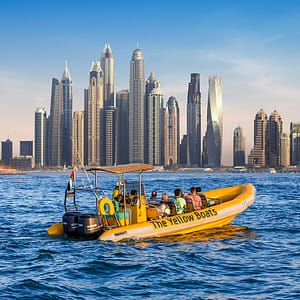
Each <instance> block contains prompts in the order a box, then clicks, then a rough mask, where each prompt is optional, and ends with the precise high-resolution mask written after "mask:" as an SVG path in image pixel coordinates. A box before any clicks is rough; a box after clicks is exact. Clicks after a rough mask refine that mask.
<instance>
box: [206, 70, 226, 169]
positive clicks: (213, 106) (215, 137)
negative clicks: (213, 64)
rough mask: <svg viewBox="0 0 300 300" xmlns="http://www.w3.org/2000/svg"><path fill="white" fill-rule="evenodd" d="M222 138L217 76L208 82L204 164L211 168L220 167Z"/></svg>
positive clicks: (220, 99)
mask: <svg viewBox="0 0 300 300" xmlns="http://www.w3.org/2000/svg"><path fill="white" fill-rule="evenodd" d="M222 138H223V102H222V82H221V78H220V77H218V76H210V77H209V80H208V103H207V129H206V135H205V147H204V148H205V152H206V153H205V155H204V156H203V157H205V160H206V161H205V162H204V165H205V166H207V167H211V168H219V167H221V156H222Z"/></svg>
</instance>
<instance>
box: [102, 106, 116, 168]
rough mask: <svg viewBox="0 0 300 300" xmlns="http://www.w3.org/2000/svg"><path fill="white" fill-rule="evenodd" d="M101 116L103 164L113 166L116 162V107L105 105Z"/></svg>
mask: <svg viewBox="0 0 300 300" xmlns="http://www.w3.org/2000/svg"><path fill="white" fill-rule="evenodd" d="M101 118H102V126H101V128H102V133H101V137H102V138H101V139H102V143H101V144H102V149H101V164H102V165H104V166H113V165H114V164H115V163H116V147H115V146H116V138H117V135H116V108H115V107H113V106H107V107H105V108H104V109H103V110H102V112H101Z"/></svg>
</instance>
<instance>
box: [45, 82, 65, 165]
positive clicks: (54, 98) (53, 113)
mask: <svg viewBox="0 0 300 300" xmlns="http://www.w3.org/2000/svg"><path fill="white" fill-rule="evenodd" d="M48 122H49V130H48V151H47V152H48V165H49V166H52V167H60V166H62V143H63V87H62V84H61V82H59V80H58V79H56V78H52V90H51V106H50V116H49V120H48Z"/></svg>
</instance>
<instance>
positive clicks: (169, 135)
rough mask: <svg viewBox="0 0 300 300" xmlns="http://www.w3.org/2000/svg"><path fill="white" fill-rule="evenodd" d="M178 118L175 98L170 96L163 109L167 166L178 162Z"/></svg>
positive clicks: (170, 166) (175, 164) (172, 165)
mask: <svg viewBox="0 0 300 300" xmlns="http://www.w3.org/2000/svg"><path fill="white" fill-rule="evenodd" d="M179 143H180V119H179V106H178V102H177V99H176V98H175V97H173V96H171V97H170V98H169V99H168V102H167V105H166V108H165V109H164V165H165V166H166V167H169V168H173V167H176V166H177V165H178V163H179Z"/></svg>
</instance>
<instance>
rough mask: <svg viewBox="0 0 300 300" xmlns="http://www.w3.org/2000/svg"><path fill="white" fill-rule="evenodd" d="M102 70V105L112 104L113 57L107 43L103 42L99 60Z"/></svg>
mask: <svg viewBox="0 0 300 300" xmlns="http://www.w3.org/2000/svg"><path fill="white" fill-rule="evenodd" d="M100 64H101V68H102V71H103V95H104V96H103V103H104V107H107V106H114V57H113V54H112V51H111V48H110V45H109V44H105V46H104V49H103V51H102V54H101V60H100Z"/></svg>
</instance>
